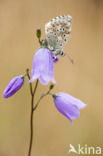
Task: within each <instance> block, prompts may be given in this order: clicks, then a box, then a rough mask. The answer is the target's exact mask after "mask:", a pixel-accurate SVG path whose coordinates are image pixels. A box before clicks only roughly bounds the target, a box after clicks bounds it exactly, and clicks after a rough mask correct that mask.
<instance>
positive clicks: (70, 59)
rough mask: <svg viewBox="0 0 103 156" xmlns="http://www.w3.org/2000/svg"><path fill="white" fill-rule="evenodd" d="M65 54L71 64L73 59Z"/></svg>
mask: <svg viewBox="0 0 103 156" xmlns="http://www.w3.org/2000/svg"><path fill="white" fill-rule="evenodd" d="M66 56H67V57H68V59H69V61H70V62H71V63H72V64H74V60H73V59H72V58H71V57H70V56H69V55H68V54H66Z"/></svg>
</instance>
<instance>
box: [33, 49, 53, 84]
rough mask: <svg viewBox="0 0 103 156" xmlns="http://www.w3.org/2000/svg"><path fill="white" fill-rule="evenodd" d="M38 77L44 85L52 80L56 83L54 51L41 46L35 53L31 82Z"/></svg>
mask: <svg viewBox="0 0 103 156" xmlns="http://www.w3.org/2000/svg"><path fill="white" fill-rule="evenodd" d="M36 79H39V81H40V83H41V84H43V85H47V84H48V83H49V82H50V81H52V82H53V83H56V82H55V79H54V62H53V58H52V53H51V52H50V50H49V49H48V48H40V49H38V50H37V52H36V53H35V55H34V59H33V65H32V75H31V79H30V82H33V81H34V80H36Z"/></svg>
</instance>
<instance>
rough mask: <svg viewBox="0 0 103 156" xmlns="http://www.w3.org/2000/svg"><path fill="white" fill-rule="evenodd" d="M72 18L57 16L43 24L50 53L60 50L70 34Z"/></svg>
mask: <svg viewBox="0 0 103 156" xmlns="http://www.w3.org/2000/svg"><path fill="white" fill-rule="evenodd" d="M71 25H72V17H71V16H69V15H63V16H58V17H56V18H53V19H52V20H51V21H50V22H48V23H47V24H45V34H46V39H47V41H48V45H49V48H50V49H51V50H52V51H57V50H62V49H63V48H64V45H65V44H66V42H67V41H68V39H69V36H70V33H71Z"/></svg>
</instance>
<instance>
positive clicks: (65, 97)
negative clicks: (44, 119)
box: [53, 93, 86, 122]
mask: <svg viewBox="0 0 103 156" xmlns="http://www.w3.org/2000/svg"><path fill="white" fill-rule="evenodd" d="M53 97H54V103H55V105H56V108H57V109H58V111H59V112H60V113H62V114H63V115H65V116H66V117H67V118H68V119H69V120H70V122H72V119H76V118H77V117H79V116H80V109H83V108H85V106H86V104H84V103H83V102H82V101H81V100H79V99H77V98H75V97H73V96H71V95H69V94H67V93H58V94H53Z"/></svg>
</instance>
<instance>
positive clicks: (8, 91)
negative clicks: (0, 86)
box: [3, 75, 24, 98]
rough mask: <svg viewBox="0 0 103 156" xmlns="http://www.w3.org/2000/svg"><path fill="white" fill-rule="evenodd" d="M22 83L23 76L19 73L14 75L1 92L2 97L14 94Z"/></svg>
mask: <svg viewBox="0 0 103 156" xmlns="http://www.w3.org/2000/svg"><path fill="white" fill-rule="evenodd" d="M23 83H24V76H20V75H19V76H16V77H14V78H13V79H12V80H11V81H10V82H9V84H8V85H7V87H6V88H5V90H4V93H3V96H4V98H8V97H10V96H12V95H13V94H15V93H16V92H17V91H18V90H19V89H20V88H21V87H22V85H23Z"/></svg>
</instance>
